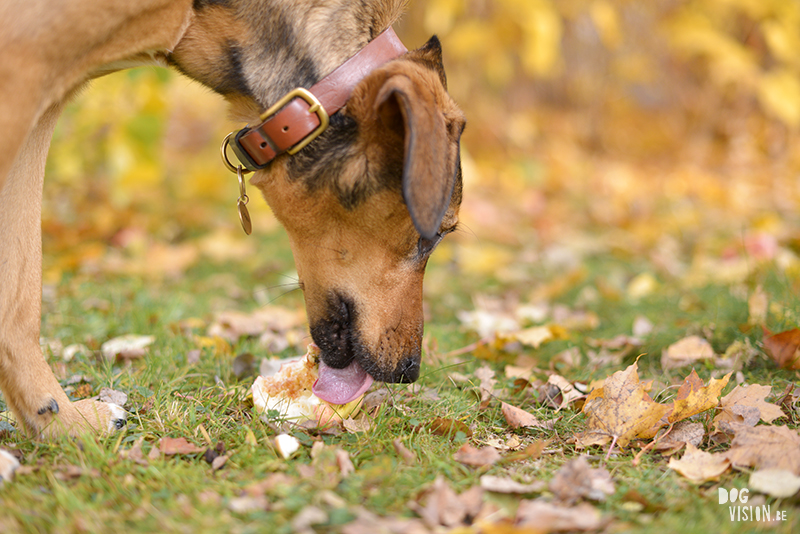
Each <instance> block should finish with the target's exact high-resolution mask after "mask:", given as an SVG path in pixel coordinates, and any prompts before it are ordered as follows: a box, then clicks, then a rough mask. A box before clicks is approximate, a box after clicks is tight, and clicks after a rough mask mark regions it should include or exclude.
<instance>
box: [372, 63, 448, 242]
mask: <svg viewBox="0 0 800 534" xmlns="http://www.w3.org/2000/svg"><path fill="white" fill-rule="evenodd" d="M375 106H376V111H377V114H378V117H379V120H380V121H381V123H382V125H383V127H385V128H386V129H387V130H388V131H391V132H396V133H400V132H403V136H404V164H403V198H404V200H405V202H406V206H407V207H408V211H409V213H410V214H411V219H412V221H414V226H415V227H416V228H417V231H418V232H419V233H420V235H421V236H422V237H424V238H425V239H433V238H434V237H435V236H436V234H437V232H438V231H439V226H440V225H441V224H442V219H443V218H444V215H445V213H446V212H447V208H448V206H449V205H450V197H451V195H452V194H453V186H454V184H455V180H456V172H457V169H458V157H459V154H458V139H457V138H456V139H451V136H450V135H449V132H448V128H447V124H446V122H445V118H444V115H443V114H442V112H441V111H440V110H439V108H438V107H437V105H436V101H435V98H434V93H433V92H432V91H430V90H425V89H424V88H422V87H421V86H420V85H418V84H415V83H414V82H413V81H412V80H411V78H409V77H407V76H404V75H402V74H396V75H394V76H391V77H389V78H387V79H386V80H385V81H384V83H383V85H382V87H381V89H380V90H379V91H378V94H377V98H376V100H375Z"/></svg>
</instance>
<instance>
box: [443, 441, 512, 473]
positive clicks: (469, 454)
mask: <svg viewBox="0 0 800 534" xmlns="http://www.w3.org/2000/svg"><path fill="white" fill-rule="evenodd" d="M453 459H454V460H455V461H457V462H459V463H462V464H464V465H469V466H472V467H487V466H490V465H492V464H494V463H496V462H498V461H499V460H500V453H499V452H498V451H497V449H495V448H494V447H491V446H489V445H487V446H486V447H481V448H480V449H477V448H475V447H473V446H472V445H470V444H469V443H465V444H464V445H462V446H461V448H460V449H458V450H457V451H456V453H455V454H454V455H453Z"/></svg>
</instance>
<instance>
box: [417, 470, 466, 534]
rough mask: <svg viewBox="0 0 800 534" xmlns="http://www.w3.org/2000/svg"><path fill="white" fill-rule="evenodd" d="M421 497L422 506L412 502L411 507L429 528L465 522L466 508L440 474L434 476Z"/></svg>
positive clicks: (453, 525) (451, 525) (452, 525)
mask: <svg viewBox="0 0 800 534" xmlns="http://www.w3.org/2000/svg"><path fill="white" fill-rule="evenodd" d="M423 499H425V500H426V503H425V505H424V506H421V505H419V504H418V503H414V506H413V508H414V511H415V512H417V514H419V516H420V517H421V518H422V520H423V521H424V522H425V524H426V525H427V526H428V527H429V528H437V527H440V526H444V527H449V528H452V527H456V526H462V525H464V524H465V519H466V518H467V508H466V506H465V505H464V503H463V502H462V501H461V500H460V499H459V498H458V495H457V494H456V492H455V491H453V489H452V488H450V486H449V485H448V484H447V482H446V481H445V479H444V477H442V476H441V475H440V476H437V477H436V480H434V482H433V486H432V487H431V488H430V489H429V490H428V491H427V492H425V494H424V496H423Z"/></svg>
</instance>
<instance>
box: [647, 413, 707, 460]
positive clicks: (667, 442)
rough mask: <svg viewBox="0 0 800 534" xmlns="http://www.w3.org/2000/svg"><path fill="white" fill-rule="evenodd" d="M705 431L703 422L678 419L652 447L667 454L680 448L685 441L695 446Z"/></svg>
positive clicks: (698, 443) (700, 440)
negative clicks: (667, 432)
mask: <svg viewBox="0 0 800 534" xmlns="http://www.w3.org/2000/svg"><path fill="white" fill-rule="evenodd" d="M705 433H706V431H705V428H704V427H703V423H690V422H689V421H686V420H684V421H679V422H677V423H675V426H673V427H672V430H671V431H670V433H669V434H667V435H666V436H665V437H663V438H661V439H659V440H658V443H656V444H655V446H654V447H653V449H654V450H656V451H661V453H662V454H664V455H668V454H673V453H675V452H677V451H678V450H680V449H682V448H683V447H684V445H685V444H686V443H691V444H692V445H694V446H695V447H697V446H698V445H700V443H701V442H702V441H703V436H705Z"/></svg>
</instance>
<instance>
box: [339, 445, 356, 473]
mask: <svg viewBox="0 0 800 534" xmlns="http://www.w3.org/2000/svg"><path fill="white" fill-rule="evenodd" d="M334 454H335V455H336V464H337V465H338V466H339V473H340V474H341V475H342V478H347V477H348V476H349V475H350V474H351V473H353V472H355V470H356V466H354V465H353V462H352V460H350V453H349V452H347V451H345V450H343V449H336V451H334Z"/></svg>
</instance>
